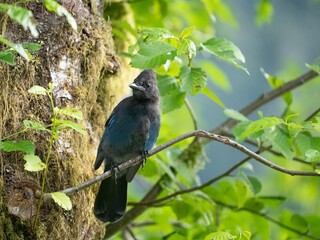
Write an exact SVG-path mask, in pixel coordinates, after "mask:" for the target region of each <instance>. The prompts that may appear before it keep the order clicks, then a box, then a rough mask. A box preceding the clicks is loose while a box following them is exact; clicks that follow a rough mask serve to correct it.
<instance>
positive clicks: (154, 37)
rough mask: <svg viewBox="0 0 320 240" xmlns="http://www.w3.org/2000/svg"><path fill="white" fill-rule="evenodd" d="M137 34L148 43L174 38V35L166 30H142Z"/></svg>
mask: <svg viewBox="0 0 320 240" xmlns="http://www.w3.org/2000/svg"><path fill="white" fill-rule="evenodd" d="M138 33H139V34H140V35H141V37H143V38H144V39H145V40H146V41H149V42H153V41H161V40H164V39H168V38H175V37H174V35H173V34H172V33H171V32H170V31H169V30H168V29H166V28H156V27H155V28H142V29H141V30H139V31H138Z"/></svg>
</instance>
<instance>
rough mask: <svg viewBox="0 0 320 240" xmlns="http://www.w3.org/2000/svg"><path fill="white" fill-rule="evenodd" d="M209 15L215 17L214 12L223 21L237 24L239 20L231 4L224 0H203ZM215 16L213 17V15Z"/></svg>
mask: <svg viewBox="0 0 320 240" xmlns="http://www.w3.org/2000/svg"><path fill="white" fill-rule="evenodd" d="M202 2H203V4H204V6H205V8H206V10H207V12H208V14H209V16H211V18H213V17H214V16H213V15H214V14H215V15H217V16H218V17H219V18H220V19H221V20H222V21H224V22H227V23H229V24H231V25H232V26H235V27H236V26H237V25H238V23H237V20H236V18H235V16H234V15H233V13H232V11H231V9H230V8H229V6H228V5H227V4H226V3H225V1H223V0H202ZM212 16H213V17H212Z"/></svg>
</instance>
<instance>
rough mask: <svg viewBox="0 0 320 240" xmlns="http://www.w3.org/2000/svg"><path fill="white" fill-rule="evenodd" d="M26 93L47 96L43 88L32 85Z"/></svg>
mask: <svg viewBox="0 0 320 240" xmlns="http://www.w3.org/2000/svg"><path fill="white" fill-rule="evenodd" d="M28 93H32V94H35V95H47V90H46V89H45V88H44V87H41V86H38V85H34V86H33V87H31V88H29V89H28Z"/></svg>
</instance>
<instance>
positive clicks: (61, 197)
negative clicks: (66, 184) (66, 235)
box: [51, 192, 72, 211]
mask: <svg viewBox="0 0 320 240" xmlns="http://www.w3.org/2000/svg"><path fill="white" fill-rule="evenodd" d="M51 197H52V199H53V201H54V202H55V203H56V204H58V205H59V206H60V207H62V208H63V209H64V210H67V211H70V210H71V209H72V203H71V200H70V198H69V197H68V196H67V195H66V194H65V193H63V192H54V193H51Z"/></svg>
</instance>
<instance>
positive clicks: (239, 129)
mask: <svg viewBox="0 0 320 240" xmlns="http://www.w3.org/2000/svg"><path fill="white" fill-rule="evenodd" d="M249 125H250V122H247V121H245V122H240V123H238V124H237V125H236V126H234V127H233V129H232V133H233V135H234V136H235V137H236V140H237V141H238V142H243V141H244V140H245V139H246V137H243V133H244V132H245V131H246V130H247V128H248V126H249Z"/></svg>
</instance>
